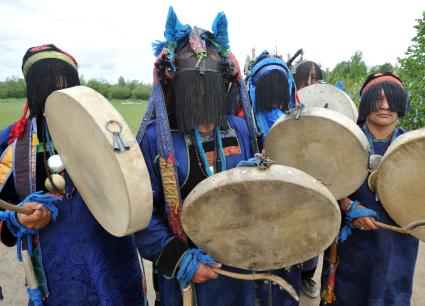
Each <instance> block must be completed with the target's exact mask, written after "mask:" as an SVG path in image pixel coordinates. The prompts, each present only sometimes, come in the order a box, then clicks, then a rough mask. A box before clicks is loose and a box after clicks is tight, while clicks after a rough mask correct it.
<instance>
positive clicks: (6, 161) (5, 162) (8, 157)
mask: <svg viewBox="0 0 425 306" xmlns="http://www.w3.org/2000/svg"><path fill="white" fill-rule="evenodd" d="M5 151H6V152H5V153H4V155H3V157H2V159H1V160H0V186H2V185H3V184H4V183H5V181H6V179H7V178H8V177H9V173H10V171H12V165H13V145H9V146H8V147H7V148H6V150H5Z"/></svg>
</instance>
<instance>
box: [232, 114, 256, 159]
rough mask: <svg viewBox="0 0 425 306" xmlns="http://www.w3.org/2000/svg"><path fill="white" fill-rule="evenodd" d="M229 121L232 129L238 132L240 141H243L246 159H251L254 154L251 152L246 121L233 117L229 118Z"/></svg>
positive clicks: (242, 145)
mask: <svg viewBox="0 0 425 306" xmlns="http://www.w3.org/2000/svg"><path fill="white" fill-rule="evenodd" d="M227 120H228V122H229V125H230V127H231V128H232V129H235V130H236V133H237V135H238V139H239V141H241V143H240V145H241V147H242V148H241V149H242V150H243V152H244V153H245V156H244V159H245V160H248V159H249V158H251V157H253V153H252V152H251V146H250V138H249V131H248V126H247V125H246V122H245V120H243V119H242V118H239V117H236V116H233V115H229V116H227Z"/></svg>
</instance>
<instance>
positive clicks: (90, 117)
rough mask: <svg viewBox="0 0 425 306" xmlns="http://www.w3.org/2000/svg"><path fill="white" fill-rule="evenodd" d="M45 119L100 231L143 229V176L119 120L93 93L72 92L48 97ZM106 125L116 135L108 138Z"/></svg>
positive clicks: (147, 190) (148, 211)
mask: <svg viewBox="0 0 425 306" xmlns="http://www.w3.org/2000/svg"><path fill="white" fill-rule="evenodd" d="M45 116H46V121H47V124H48V126H49V132H50V134H51V136H52V139H53V142H54V144H55V147H56V149H57V151H58V153H59V155H60V157H61V159H62V161H63V164H64V165H65V169H66V171H67V172H68V174H69V176H70V177H71V179H72V182H73V184H74V185H75V187H76V188H77V190H78V192H79V193H80V194H81V197H82V198H83V200H84V202H85V203H86V205H87V207H88V208H89V210H90V211H91V213H92V214H93V216H94V217H95V218H96V220H97V221H98V222H99V223H100V224H101V225H102V226H103V228H104V229H105V230H107V231H108V232H109V233H111V234H112V235H115V236H125V235H128V234H130V233H133V232H136V231H138V230H141V229H143V228H145V227H146V226H147V225H148V224H149V221H150V218H151V215H152V188H151V184H150V179H149V173H148V170H147V167H146V164H145V161H144V159H143V155H142V152H141V150H140V147H139V145H138V143H137V141H136V139H135V137H134V135H133V133H132V132H131V130H130V128H129V127H128V125H127V123H126V122H125V120H124V118H123V117H122V116H121V114H120V113H119V112H118V111H117V110H116V109H115V108H114V107H113V106H112V104H111V103H109V101H108V100H106V99H105V98H104V97H103V96H102V95H101V94H99V93H98V92H96V91H95V90H93V89H91V88H88V87H85V86H75V87H71V88H67V89H63V90H58V91H55V92H53V93H52V94H51V95H50V96H49V97H48V98H47V102H46V108H45ZM112 123H115V124H116V125H117V126H118V129H117V130H113V131H112V132H110V131H109V130H110V129H111V126H112ZM108 129H109V130H108ZM124 139H125V142H124ZM117 142H119V143H118V144H119V148H120V149H122V150H115V148H114V147H115V146H116V145H117Z"/></svg>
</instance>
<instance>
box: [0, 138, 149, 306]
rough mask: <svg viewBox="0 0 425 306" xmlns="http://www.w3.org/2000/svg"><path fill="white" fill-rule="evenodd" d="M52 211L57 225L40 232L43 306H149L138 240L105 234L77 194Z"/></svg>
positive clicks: (69, 188) (68, 189)
mask: <svg viewBox="0 0 425 306" xmlns="http://www.w3.org/2000/svg"><path fill="white" fill-rule="evenodd" d="M0 145H2V144H0ZM28 158H29V156H28ZM17 162H28V160H26V161H25V160H21V161H17ZM9 179H12V178H9ZM65 179H66V186H67V192H69V191H71V188H72V182H71V180H70V178H69V177H68V176H66V177H65ZM8 189H13V186H12V187H8ZM3 192H6V193H8V194H13V193H15V191H14V190H5V189H4V190H2V194H3ZM53 205H55V206H56V208H57V209H58V212H59V213H58V217H57V219H56V222H54V223H49V224H48V225H47V226H46V227H45V228H43V229H41V230H40V231H39V232H38V237H39V249H40V253H41V264H42V274H43V277H44V278H45V280H46V284H47V289H48V293H49V296H48V298H47V300H46V301H44V305H46V306H63V305H73V306H74V305H75V306H80V305H81V306H86V305H87V306H89V305H104V306H106V305H111V306H112V305H113V306H115V305H122V306H127V305H129V306H136V305H137V306H140V305H146V304H147V301H146V299H145V295H144V290H143V287H142V279H143V273H142V271H141V268H140V266H139V259H138V255H137V250H136V247H135V243H134V237H133V236H128V237H121V238H118V237H114V236H112V235H111V234H109V233H108V232H106V231H105V230H104V229H103V228H102V227H101V226H100V225H99V223H98V222H97V221H96V220H95V219H94V217H93V216H92V214H91V213H90V211H89V210H88V208H87V206H86V204H85V203H84V202H83V200H82V199H81V196H80V194H79V193H78V191H75V193H74V194H73V197H72V198H71V199H66V198H64V199H63V200H62V201H60V202H56V203H55V204H53ZM29 305H34V304H33V303H32V302H29Z"/></svg>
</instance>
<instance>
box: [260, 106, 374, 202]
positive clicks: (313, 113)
mask: <svg viewBox="0 0 425 306" xmlns="http://www.w3.org/2000/svg"><path fill="white" fill-rule="evenodd" d="M264 147H265V149H266V153H267V155H268V156H269V157H270V158H271V159H272V160H274V161H276V162H278V163H279V164H281V165H286V166H290V167H294V168H297V169H300V170H302V171H305V172H307V173H308V174H310V175H311V176H313V177H314V178H316V179H317V180H318V181H320V182H322V183H323V184H324V185H325V186H326V187H328V188H329V190H330V191H331V192H332V193H333V195H334V196H335V198H336V199H342V198H344V197H346V196H348V195H350V194H351V193H353V192H354V191H356V190H357V189H358V188H359V187H360V185H361V184H362V183H363V181H364V180H365V178H366V177H367V174H368V142H367V138H366V136H365V135H364V133H363V132H362V130H361V129H360V128H359V127H358V126H357V125H356V124H355V123H354V122H353V121H352V120H350V119H349V118H347V117H346V116H342V115H341V114H339V113H337V112H335V111H332V110H329V109H324V108H318V107H313V108H311V109H304V110H303V111H302V112H301V115H300V117H299V118H298V119H295V118H293V117H292V116H289V115H285V116H282V117H281V118H279V120H277V121H276V122H275V124H274V125H273V126H272V128H271V129H270V131H269V134H268V135H267V138H266V140H265V143H264Z"/></svg>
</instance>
